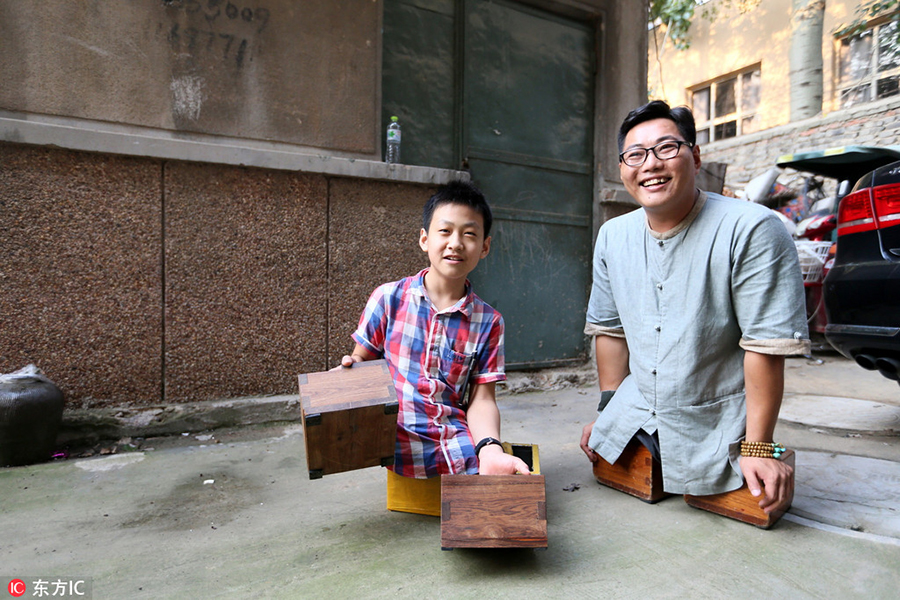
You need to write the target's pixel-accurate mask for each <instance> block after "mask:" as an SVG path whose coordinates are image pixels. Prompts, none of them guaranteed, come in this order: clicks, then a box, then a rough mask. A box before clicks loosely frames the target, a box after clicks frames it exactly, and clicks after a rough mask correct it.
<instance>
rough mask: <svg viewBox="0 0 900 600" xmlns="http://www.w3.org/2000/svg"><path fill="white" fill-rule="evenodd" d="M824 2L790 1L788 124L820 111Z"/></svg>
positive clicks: (820, 0)
mask: <svg viewBox="0 0 900 600" xmlns="http://www.w3.org/2000/svg"><path fill="white" fill-rule="evenodd" d="M824 20H825V0H792V6H791V50H790V85H791V121H799V120H800V119H806V118H809V117H814V116H816V115H817V114H819V113H820V112H821V111H822V34H823V28H824V27H823V23H824Z"/></svg>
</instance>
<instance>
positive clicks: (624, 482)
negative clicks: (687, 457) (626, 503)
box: [594, 440, 669, 504]
mask: <svg viewBox="0 0 900 600" xmlns="http://www.w3.org/2000/svg"><path fill="white" fill-rule="evenodd" d="M594 477H596V478H597V481H599V482H600V483H602V484H603V485H606V486H609V487H611V488H615V489H617V490H619V491H620V492H625V493H626V494H631V495H632V496H634V497H636V498H640V499H641V500H643V501H644V502H648V503H650V504H654V503H656V502H659V501H660V500H662V499H663V498H665V497H667V496H669V494H667V493H666V492H664V491H663V485H662V467H661V466H660V464H659V463H658V462H657V461H655V460H653V456H651V454H650V451H649V450H647V448H645V447H644V445H643V444H641V443H640V442H639V441H637V440H631V441H630V442H628V445H627V446H625V449H624V450H623V451H622V454H621V455H620V456H619V458H618V460H616V462H615V464H612V465H611V464H609V463H608V462H606V461H605V460H603V459H602V458H600V459H599V460H598V461H597V462H595V463H594Z"/></svg>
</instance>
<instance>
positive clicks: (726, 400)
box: [677, 390, 744, 409]
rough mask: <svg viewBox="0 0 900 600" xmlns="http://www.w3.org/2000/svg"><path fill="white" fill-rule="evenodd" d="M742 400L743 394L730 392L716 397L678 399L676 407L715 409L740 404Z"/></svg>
mask: <svg viewBox="0 0 900 600" xmlns="http://www.w3.org/2000/svg"><path fill="white" fill-rule="evenodd" d="M743 399H744V392H743V391H742V390H739V391H731V392H727V393H725V394H721V395H718V396H709V395H702V396H688V397H686V398H685V397H679V398H678V402H677V405H678V407H679V408H695V409H704V408H715V407H723V406H727V405H729V404H734V403H741V402H743Z"/></svg>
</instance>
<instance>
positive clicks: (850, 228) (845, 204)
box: [837, 188, 876, 236]
mask: <svg viewBox="0 0 900 600" xmlns="http://www.w3.org/2000/svg"><path fill="white" fill-rule="evenodd" d="M875 227H876V225H875V215H874V214H873V213H872V203H871V202H870V201H869V188H866V189H864V190H860V191H858V192H853V193H852V194H847V195H846V196H844V198H843V200H841V205H840V206H839V207H838V226H837V234H838V235H839V236H841V235H845V234H848V233H859V232H860V231H871V230H873V229H875Z"/></svg>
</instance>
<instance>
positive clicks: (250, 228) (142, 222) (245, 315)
mask: <svg viewBox="0 0 900 600" xmlns="http://www.w3.org/2000/svg"><path fill="white" fill-rule="evenodd" d="M433 189H434V186H432V185H427V184H412V183H399V182H386V181H376V180H371V179H362V178H350V177H335V176H329V175H324V174H314V173H304V172H299V171H287V170H272V169H257V168H245V167H240V166H229V165H217V164H203V163H192V162H184V161H173V160H159V159H153V158H136V157H123V156H113V155H104V154H99V153H91V152H79V151H71V150H61V149H51V148H42V147H36V146H28V145H19V144H9V143H0V214H2V215H3V218H2V219H0V290H2V293H0V314H2V315H3V319H0V340H2V343H0V373H6V372H10V371H13V370H16V369H19V368H21V367H23V366H25V365H26V364H29V363H34V364H36V365H37V366H38V367H40V368H41V369H42V370H43V371H44V372H45V373H46V374H47V375H48V376H49V377H50V378H51V379H52V380H54V381H55V382H56V383H57V384H58V385H59V386H60V387H61V388H62V389H63V391H64V393H65V394H66V398H67V407H68V408H69V409H71V408H85V409H94V408H104V407H109V406H133V407H140V406H150V405H158V404H161V403H190V402H197V401H207V400H216V399H221V398H234V397H240V396H247V395H265V394H289V393H294V392H296V375H297V374H298V373H304V372H309V371H317V370H323V369H326V368H328V367H331V366H334V365H336V364H338V361H339V360H340V357H341V356H342V355H343V354H345V353H346V352H347V351H348V350H350V349H351V347H352V341H351V340H350V337H349V336H350V333H351V332H352V331H353V329H354V328H355V326H356V322H357V320H358V318H359V315H360V313H361V311H362V309H363V306H364V304H365V301H366V299H367V298H368V295H369V294H370V293H371V291H372V290H373V289H374V288H375V287H376V286H377V285H379V284H381V283H383V282H385V281H390V280H393V279H397V278H399V277H402V276H405V275H409V274H412V273H415V272H416V271H418V270H419V269H421V268H422V267H424V266H425V265H426V263H427V260H426V257H425V255H424V253H422V251H421V250H420V248H419V247H418V244H417V240H418V232H419V228H420V227H421V207H422V204H423V203H424V201H425V199H426V198H427V197H428V196H429V195H430V194H431V193H432V191H433Z"/></svg>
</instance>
